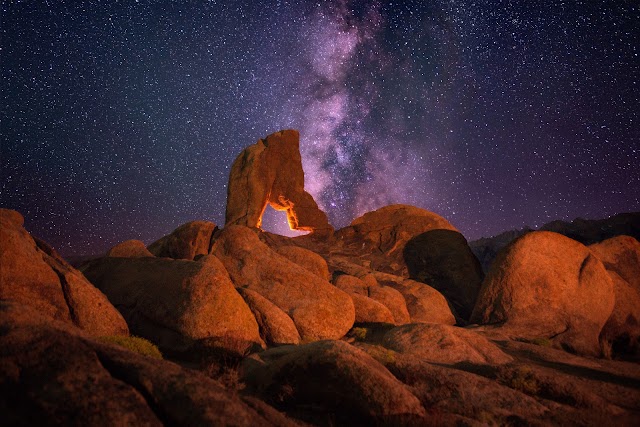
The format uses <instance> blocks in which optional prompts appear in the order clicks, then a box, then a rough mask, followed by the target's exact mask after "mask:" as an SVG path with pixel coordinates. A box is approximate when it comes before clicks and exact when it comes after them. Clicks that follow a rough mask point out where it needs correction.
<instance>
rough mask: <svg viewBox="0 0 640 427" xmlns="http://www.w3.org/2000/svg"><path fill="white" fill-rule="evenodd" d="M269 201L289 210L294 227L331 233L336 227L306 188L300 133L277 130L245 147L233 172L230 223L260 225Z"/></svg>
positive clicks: (291, 223)
mask: <svg viewBox="0 0 640 427" xmlns="http://www.w3.org/2000/svg"><path fill="white" fill-rule="evenodd" d="M267 204H269V205H271V207H273V208H274V209H276V210H280V211H286V212H287V220H288V222H289V226H290V227H291V229H292V230H302V231H310V232H312V233H320V234H331V233H332V232H333V227H332V226H331V225H330V224H329V221H328V219H327V215H326V214H325V213H324V212H323V211H322V210H320V208H319V207H318V204H317V203H316V201H315V200H314V199H313V196H311V194H309V193H307V192H306V191H305V190H304V171H303V170H302V157H301V156H300V134H299V133H298V131H296V130H293V129H288V130H282V131H280V132H276V133H273V134H271V135H269V136H267V137H266V138H264V139H261V140H259V141H258V142H256V143H255V144H253V145H250V146H249V147H247V148H245V149H244V150H243V151H242V153H240V155H239V156H238V157H237V158H236V160H235V161H234V162H233V166H232V167H231V172H230V174H229V186H228V188H227V211H226V224H235V225H244V226H246V227H260V226H261V224H262V215H263V214H264V210H265V208H266V206H267Z"/></svg>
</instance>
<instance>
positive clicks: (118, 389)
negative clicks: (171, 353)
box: [0, 301, 295, 426]
mask: <svg viewBox="0 0 640 427" xmlns="http://www.w3.org/2000/svg"><path fill="white" fill-rule="evenodd" d="M252 406H254V405H251V404H247V403H246V402H245V401H243V400H242V399H241V398H240V397H239V396H238V395H237V393H235V392H232V391H228V390H225V389H224V388H223V386H222V385H221V384H220V383H219V382H217V381H215V380H213V379H211V378H209V377H207V376H205V375H204V374H202V373H199V372H196V371H194V370H190V369H185V368H182V367H180V366H179V365H176V364H174V363H171V362H168V361H164V360H157V359H154V358H150V357H146V356H142V355H139V354H136V353H133V352H131V351H128V350H125V349H124V348H122V347H118V346H115V345H113V344H105V343H102V342H100V341H98V340H93V339H91V337H89V336H88V335H85V334H83V333H82V331H81V330H79V329H77V328H74V327H70V326H68V325H67V324H65V323H62V322H59V321H52V320H51V319H50V318H48V317H45V316H42V315H41V314H40V313H38V312H37V311H36V310H33V309H32V308H30V307H28V306H24V305H19V304H17V303H8V302H6V301H0V407H1V408H2V411H0V425H7V426H9V425H25V426H26V425H96V426H107V425H144V426H163V425H216V426H274V425H278V426H279V425H285V426H290V425H295V423H293V422H292V421H291V420H289V419H287V418H286V417H284V416H283V415H282V414H280V413H278V412H277V411H275V410H274V409H273V408H271V407H268V406H267V405H264V406H262V407H261V408H260V410H256V409H253V408H252Z"/></svg>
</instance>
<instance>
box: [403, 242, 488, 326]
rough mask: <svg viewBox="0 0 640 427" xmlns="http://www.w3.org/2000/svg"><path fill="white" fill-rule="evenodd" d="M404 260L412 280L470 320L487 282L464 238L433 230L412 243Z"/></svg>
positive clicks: (463, 317)
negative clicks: (444, 300)
mask: <svg viewBox="0 0 640 427" xmlns="http://www.w3.org/2000/svg"><path fill="white" fill-rule="evenodd" d="M404 260H405V262H406V264H407V267H408V269H409V275H410V277H411V278H412V279H414V280H417V281H419V282H422V283H426V284H428V285H429V286H431V287H432V288H434V289H436V290H437V291H439V292H440V293H441V294H442V295H444V297H445V298H446V299H447V301H449V303H450V304H451V306H452V307H453V308H454V309H455V312H456V313H457V314H458V315H459V316H460V317H461V318H462V319H464V320H469V316H471V311H472V310H473V307H474V305H475V303H476V298H477V297H478V291H479V290H480V286H481V285H482V280H483V279H484V273H483V272H482V266H481V265H480V263H479V262H478V259H477V258H476V257H475V255H474V254H473V252H471V249H470V248H469V245H468V244H467V240H466V239H465V238H464V236H463V235H462V234H460V233H458V232H456V231H452V230H431V231H427V232H425V233H422V234H419V235H417V236H415V237H413V238H412V239H411V240H409V241H408V242H407V244H406V246H405V248H404Z"/></svg>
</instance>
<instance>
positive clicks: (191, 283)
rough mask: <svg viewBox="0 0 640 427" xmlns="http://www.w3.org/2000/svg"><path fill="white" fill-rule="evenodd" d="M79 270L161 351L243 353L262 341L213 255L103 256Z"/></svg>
mask: <svg viewBox="0 0 640 427" xmlns="http://www.w3.org/2000/svg"><path fill="white" fill-rule="evenodd" d="M83 270H84V273H85V275H86V276H87V277H88V278H89V280H91V282H92V283H94V284H95V285H96V286H98V287H99V288H100V289H101V290H102V291H103V292H104V293H105V294H106V295H107V296H108V297H109V300H110V301H111V302H112V303H113V304H114V305H115V306H116V307H117V308H118V310H120V312H121V313H122V314H123V315H124V317H125V319H127V322H128V324H129V327H130V328H131V331H132V332H133V333H134V334H136V335H140V336H142V337H145V338H148V339H149V340H151V341H153V342H154V343H156V344H157V345H158V346H160V348H162V349H163V350H164V351H168V352H176V353H184V352H187V351H189V350H194V349H208V348H221V349H224V350H228V351H230V352H234V353H240V354H242V353H244V352H245V351H247V350H248V349H250V348H251V347H253V346H255V345H256V344H259V343H261V340H260V334H259V332H258V324H257V323H256V319H255V318H254V316H253V314H252V313H251V310H250V309H249V307H248V306H247V304H246V303H245V302H244V300H243V299H242V297H241V296H240V295H239V294H238V292H237V291H236V290H235V288H234V286H233V283H231V280H230V279H229V275H228V274H227V272H226V270H225V268H224V266H223V265H222V264H221V263H220V261H219V260H217V259H216V258H215V257H213V256H210V255H209V256H204V257H202V258H200V259H199V260H198V261H187V260H173V259H168V258H102V259H99V260H95V261H91V262H89V263H87V264H85V265H84V266H83Z"/></svg>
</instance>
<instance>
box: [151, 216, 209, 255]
mask: <svg viewBox="0 0 640 427" xmlns="http://www.w3.org/2000/svg"><path fill="white" fill-rule="evenodd" d="M215 230H216V225H215V224H214V223H212V222H209V221H191V222H187V223H186V224H182V225H181V226H180V227H178V228H176V229H175V230H173V231H172V232H171V234H168V235H166V236H164V237H162V238H160V239H158V240H156V241H155V242H153V243H152V244H151V245H149V251H150V252H151V253H152V254H154V255H155V256H157V257H167V258H174V259H190V260H192V259H194V258H195V257H196V256H197V255H205V254H208V253H209V248H210V247H211V237H212V235H213V232H214V231H215Z"/></svg>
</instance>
